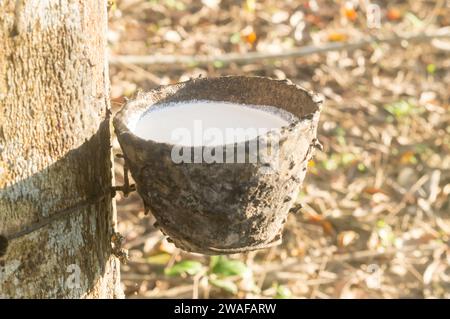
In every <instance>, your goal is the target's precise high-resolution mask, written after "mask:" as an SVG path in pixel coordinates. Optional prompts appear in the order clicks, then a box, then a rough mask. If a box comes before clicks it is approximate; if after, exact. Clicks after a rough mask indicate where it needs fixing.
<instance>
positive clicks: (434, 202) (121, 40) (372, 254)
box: [108, 0, 450, 298]
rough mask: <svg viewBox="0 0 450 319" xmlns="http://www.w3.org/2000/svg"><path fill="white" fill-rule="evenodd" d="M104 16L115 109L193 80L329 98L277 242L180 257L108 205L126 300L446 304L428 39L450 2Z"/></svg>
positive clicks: (433, 65)
mask: <svg viewBox="0 0 450 319" xmlns="http://www.w3.org/2000/svg"><path fill="white" fill-rule="evenodd" d="M109 15H110V20H109V31H108V42H109V50H110V61H111V63H110V77H111V98H112V100H111V104H112V107H113V110H114V112H116V111H117V110H118V109H119V108H120V107H121V105H122V104H123V103H124V101H125V99H126V98H127V97H133V96H134V95H135V93H136V92H137V91H138V90H143V91H146V90H149V89H152V88H154V87H156V86H158V85H163V84H169V83H176V82H179V81H185V80H188V79H189V78H191V77H198V76H209V77H212V76H220V75H231V74H233V75H249V76H254V75H258V76H268V77H272V78H277V79H284V78H288V79H290V80H292V81H293V82H295V83H297V84H300V85H301V86H303V87H305V88H307V89H310V90H314V91H316V92H318V93H321V94H322V95H323V96H324V98H325V104H324V108H323V112H322V115H321V121H320V128H319V132H318V137H319V140H320V141H321V142H322V144H323V145H324V150H323V152H317V153H316V156H315V157H314V159H313V160H311V161H310V162H309V171H308V174H307V177H306V180H305V182H304V187H303V189H302V191H301V192H300V193H299V194H298V204H301V205H302V206H303V207H300V205H297V206H296V209H295V210H296V212H297V213H296V214H290V216H289V219H288V222H287V223H286V227H285V229H284V233H283V237H284V238H283V244H282V245H281V246H278V247H274V248H271V249H266V250H260V251H254V252H249V253H245V254H236V255H232V256H223V257H208V256H203V255H198V254H189V253H186V252H183V251H181V250H179V249H177V248H176V247H174V246H173V245H172V244H170V243H168V242H167V241H166V240H165V237H164V236H163V235H162V233H161V232H159V231H158V230H156V229H155V228H154V227H153V226H152V225H153V223H154V218H153V217H152V216H144V210H143V204H142V201H141V200H140V198H139V197H138V195H137V194H136V193H133V194H131V195H130V196H129V197H128V198H123V197H121V194H118V195H117V197H116V198H117V200H118V202H117V205H118V215H119V231H120V232H121V233H122V234H123V235H124V236H125V238H126V240H125V244H124V246H125V248H127V249H129V255H130V258H129V259H130V260H129V262H128V264H127V265H123V266H122V282H123V286H124V289H125V292H126V295H127V297H129V298H167V297H169V298H212V297H224V298H405V297H406V298H433V297H437V298H450V266H449V264H450V250H449V236H450V200H449V194H450V105H449V100H450V99H449V95H450V93H449V83H450V54H449V52H450V39H448V38H447V39H443V38H440V39H437V38H434V39H433V38H432V37H431V36H432V35H436V34H440V33H442V32H447V34H448V33H449V32H450V27H449V25H450V1H448V0H437V1H417V0H414V1H412V0H411V1H381V0H378V1H375V0H371V1H329V0H315V1H293V0H292V1H289V0H288V1H276V0H246V1H238V0H202V1H200V0H197V1H194V0H116V1H109ZM430 35H431V36H430ZM411 36H412V37H416V40H417V41H406V40H402V39H401V38H405V39H407V38H408V37H411ZM367 37H373V38H377V39H378V40H379V41H377V42H370V43H361V41H365V39H367ZM417 37H418V39H417ZM355 43H356V45H355ZM336 47H340V50H330V48H336ZM317 48H325V49H324V50H322V51H321V52H318V51H317ZM280 53H281V55H280ZM306 53H307V54H306ZM261 55H263V56H262V57H261ZM262 58H263V59H262ZM114 148H115V153H120V152H121V151H120V148H119V145H118V143H117V141H115V143H114ZM122 165H123V162H122V159H119V158H117V159H116V179H117V181H116V183H117V184H121V183H122V182H123V168H122Z"/></svg>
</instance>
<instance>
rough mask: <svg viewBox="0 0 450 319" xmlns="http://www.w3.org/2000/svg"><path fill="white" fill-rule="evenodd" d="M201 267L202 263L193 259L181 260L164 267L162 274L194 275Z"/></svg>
mask: <svg viewBox="0 0 450 319" xmlns="http://www.w3.org/2000/svg"><path fill="white" fill-rule="evenodd" d="M202 268H203V265H202V264H201V263H200V262H198V261H194V260H183V261H181V262H179V263H177V264H175V265H173V266H172V267H170V268H166V269H164V274H166V275H167V276H180V275H183V274H188V275H191V276H193V275H195V274H197V273H199V272H200V271H201V270H202Z"/></svg>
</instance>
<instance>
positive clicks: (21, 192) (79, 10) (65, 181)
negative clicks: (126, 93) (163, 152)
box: [0, 0, 121, 298]
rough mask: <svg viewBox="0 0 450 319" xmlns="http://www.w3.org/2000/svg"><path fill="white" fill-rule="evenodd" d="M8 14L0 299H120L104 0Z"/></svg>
mask: <svg viewBox="0 0 450 319" xmlns="http://www.w3.org/2000/svg"><path fill="white" fill-rule="evenodd" d="M0 12H1V14H0V44H1V45H0V235H3V236H6V237H7V238H8V239H9V245H8V249H7V251H6V254H5V255H4V256H2V257H0V297H6V298H8V297H23V298H36V297H45V298H46V297H49V298H55V297H57V298H83V297H88V298H89V297H90V298H97V297H101V298H112V297H120V296H121V289H120V278H119V277H120V276H119V262H118V260H117V259H116V258H115V257H113V256H112V255H111V235H112V234H113V232H114V227H115V223H116V220H115V207H114V203H113V199H112V198H111V184H112V169H111V168H112V164H111V163H112V162H111V147H110V125H109V114H110V111H109V103H108V91H109V86H108V69H107V63H106V59H105V56H106V40H105V37H106V28H107V9H106V1H103V0H98V1H72V0H63V1H60V0H47V1H41V0H17V1H16V0H3V1H0Z"/></svg>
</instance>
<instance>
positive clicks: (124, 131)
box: [113, 75, 323, 150]
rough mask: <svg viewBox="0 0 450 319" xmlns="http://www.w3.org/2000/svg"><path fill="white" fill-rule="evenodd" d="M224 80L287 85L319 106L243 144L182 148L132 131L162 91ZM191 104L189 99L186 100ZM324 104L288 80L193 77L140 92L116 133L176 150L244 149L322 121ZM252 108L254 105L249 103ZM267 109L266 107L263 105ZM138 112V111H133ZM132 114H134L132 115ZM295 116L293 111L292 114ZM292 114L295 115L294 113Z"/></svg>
mask: <svg viewBox="0 0 450 319" xmlns="http://www.w3.org/2000/svg"><path fill="white" fill-rule="evenodd" d="M220 79H229V80H236V79H250V80H252V81H258V80H261V81H273V82H274V83H278V84H280V83H281V84H283V85H286V86H291V87H294V88H295V89H296V90H299V91H300V92H302V93H303V94H305V96H307V97H308V98H310V99H311V102H312V103H313V105H314V106H315V109H314V110H313V111H312V112H309V113H306V114H304V115H303V116H300V117H299V116H297V115H295V114H293V115H294V116H295V118H294V119H293V120H292V121H291V122H290V123H289V124H288V125H284V126H281V127H280V128H276V129H272V130H269V131H267V132H265V133H264V134H260V135H257V136H256V137H254V138H252V139H249V140H244V141H240V142H234V143H229V144H219V145H210V146H209V145H196V146H194V145H191V146H190V145H182V144H172V143H166V142H158V141H155V140H152V139H145V138H142V137H140V136H138V135H136V134H135V133H133V131H132V130H131V129H130V128H129V126H128V123H129V122H130V117H131V115H133V116H138V117H139V118H140V117H141V116H142V115H144V114H145V112H146V111H147V110H148V108H150V107H151V106H153V105H156V104H158V103H160V101H156V102H153V103H151V102H150V103H149V104H147V106H146V108H143V107H142V106H141V104H142V103H143V102H144V101H148V100H149V98H150V97H151V96H153V95H154V94H157V93H158V92H161V91H162V90H166V91H173V92H174V93H175V92H177V90H178V89H179V88H181V87H186V86H188V85H189V84H191V83H195V82H198V81H211V80H220ZM186 101H189V100H186ZM190 101H192V100H190ZM223 102H229V101H223ZM322 104H323V96H322V95H319V94H317V93H315V92H313V91H311V90H307V89H305V88H303V87H302V86H300V85H298V84H295V83H293V82H292V81H290V80H288V79H285V80H279V79H273V78H270V77H263V76H242V75H227V76H218V77H198V78H191V79H189V80H188V81H184V82H177V83H174V84H168V85H160V86H158V87H156V88H153V89H152V90H149V91H147V92H142V91H139V92H138V93H137V95H136V97H135V98H133V99H130V100H127V101H126V102H125V104H124V105H123V106H122V107H121V109H120V110H119V111H118V112H117V113H116V115H115V116H114V118H113V126H114V129H115V132H116V135H117V136H118V137H119V136H121V137H125V136H128V137H129V138H131V139H132V140H134V141H136V142H140V143H145V144H152V145H155V144H156V145H160V146H163V147H167V148H173V147H183V148H190V149H194V150H196V149H202V150H204V149H215V148H217V147H223V148H226V147H231V146H233V147H243V146H245V144H246V143H250V142H255V141H256V142H257V141H258V140H259V139H271V138H272V137H274V135H277V136H279V137H283V136H285V135H286V134H287V133H288V132H292V131H296V130H298V129H301V128H302V127H309V123H308V121H313V120H318V117H319V116H320V112H321V110H322ZM249 105H250V104H249ZM261 106H263V105H261ZM265 106H272V107H276V108H280V109H282V110H284V109H283V108H281V107H278V106H275V105H265ZM133 111H134V112H133ZM284 111H286V112H289V111H287V110H284ZM130 113H132V114H130ZM289 113H291V112H289ZM291 114H292V113H291Z"/></svg>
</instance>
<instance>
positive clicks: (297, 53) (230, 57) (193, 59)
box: [109, 32, 450, 65]
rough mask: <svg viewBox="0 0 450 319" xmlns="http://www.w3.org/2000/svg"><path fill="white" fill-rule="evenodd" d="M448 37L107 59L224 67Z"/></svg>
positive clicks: (422, 36) (427, 35)
mask: <svg viewBox="0 0 450 319" xmlns="http://www.w3.org/2000/svg"><path fill="white" fill-rule="evenodd" d="M443 38H450V32H445V33H444V32H436V33H420V34H414V35H409V36H392V37H386V38H376V37H370V38H368V39H363V40H361V41H357V42H333V43H327V44H323V45H320V46H314V45H310V46H304V47H301V48H296V49H292V50H287V51H284V52H278V53H264V52H249V53H245V54H241V53H228V54H222V55H217V56H206V55H197V56H183V55H116V56H111V57H110V59H109V63H110V65H117V64H139V65H158V64H160V65H169V64H172V65H177V64H178V65H179V64H185V65H205V64H210V63H214V62H216V61H221V62H223V63H224V64H228V63H243V64H245V63H252V62H255V61H258V60H266V59H285V58H295V57H301V56H305V55H310V54H314V53H323V52H329V51H339V50H355V49H358V48H361V47H364V46H366V45H370V44H372V43H389V44H400V43H401V42H403V41H411V42H424V41H428V40H432V39H443Z"/></svg>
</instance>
